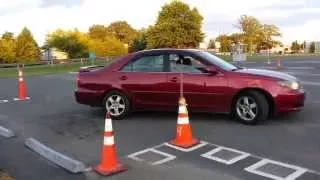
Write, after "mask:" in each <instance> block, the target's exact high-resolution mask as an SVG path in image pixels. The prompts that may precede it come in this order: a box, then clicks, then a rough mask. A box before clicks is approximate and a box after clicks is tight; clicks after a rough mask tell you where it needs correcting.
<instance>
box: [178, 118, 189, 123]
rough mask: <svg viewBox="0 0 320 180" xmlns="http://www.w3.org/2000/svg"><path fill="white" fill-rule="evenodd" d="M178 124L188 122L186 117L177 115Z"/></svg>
mask: <svg viewBox="0 0 320 180" xmlns="http://www.w3.org/2000/svg"><path fill="white" fill-rule="evenodd" d="M178 124H189V118H188V117H178Z"/></svg>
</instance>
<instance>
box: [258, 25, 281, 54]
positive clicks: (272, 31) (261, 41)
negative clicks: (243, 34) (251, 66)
mask: <svg viewBox="0 0 320 180" xmlns="http://www.w3.org/2000/svg"><path fill="white" fill-rule="evenodd" d="M279 36H281V33H280V31H279V28H278V27H277V26H276V25H273V24H271V25H269V24H264V25H262V29H261V32H260V33H259V37H258V39H257V45H258V47H259V48H261V49H271V48H272V47H274V46H275V45H277V44H279V42H278V41H276V40H274V37H279Z"/></svg>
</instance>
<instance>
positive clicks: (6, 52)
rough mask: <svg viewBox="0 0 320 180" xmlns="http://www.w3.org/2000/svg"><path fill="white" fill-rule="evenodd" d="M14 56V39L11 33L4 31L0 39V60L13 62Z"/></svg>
mask: <svg viewBox="0 0 320 180" xmlns="http://www.w3.org/2000/svg"><path fill="white" fill-rule="evenodd" d="M15 57H16V54H15V39H14V37H13V33H11V32H5V33H4V34H3V35H2V38H1V39H0V62H1V63H14V62H15V60H16V58H15Z"/></svg>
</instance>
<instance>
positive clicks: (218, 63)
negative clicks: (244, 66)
mask: <svg viewBox="0 0 320 180" xmlns="http://www.w3.org/2000/svg"><path fill="white" fill-rule="evenodd" d="M198 55H199V56H201V57H202V58H204V59H205V60H207V61H208V62H209V63H211V64H213V65H216V66H218V67H220V68H221V69H223V70H226V71H233V70H236V69H238V68H237V67H236V66H234V65H232V64H230V63H228V62H226V61H225V60H223V59H221V58H219V57H217V56H215V55H213V54H211V53H209V52H204V51H199V52H198Z"/></svg>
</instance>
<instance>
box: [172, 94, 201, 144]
mask: <svg viewBox="0 0 320 180" xmlns="http://www.w3.org/2000/svg"><path fill="white" fill-rule="evenodd" d="M170 143H171V144H173V145H175V146H179V147H183V148H189V147H191V146H194V145H196V144H198V143H199V140H198V139H196V138H193V137H192V130H191V125H190V123H189V116H188V110H187V104H186V100H185V98H184V97H181V98H180V99H179V114H178V121H177V129H176V138H175V139H173V140H171V141H170Z"/></svg>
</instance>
